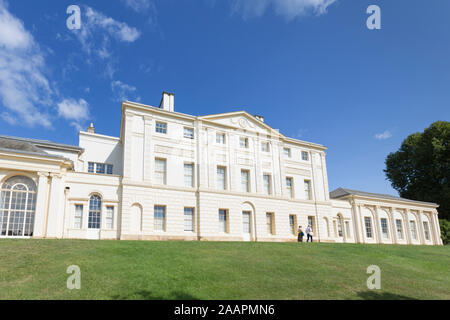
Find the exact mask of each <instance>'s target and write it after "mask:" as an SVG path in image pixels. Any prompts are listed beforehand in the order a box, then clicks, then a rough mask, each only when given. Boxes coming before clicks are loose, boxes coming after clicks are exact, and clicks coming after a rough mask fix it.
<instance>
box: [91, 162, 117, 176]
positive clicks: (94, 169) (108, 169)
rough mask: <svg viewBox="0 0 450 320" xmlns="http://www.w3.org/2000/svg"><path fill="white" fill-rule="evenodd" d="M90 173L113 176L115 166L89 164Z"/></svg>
mask: <svg viewBox="0 0 450 320" xmlns="http://www.w3.org/2000/svg"><path fill="white" fill-rule="evenodd" d="M88 172H89V173H98V174H105V173H106V174H113V165H112V164H105V163H96V162H89V163H88Z"/></svg>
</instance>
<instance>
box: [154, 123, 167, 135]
mask: <svg viewBox="0 0 450 320" xmlns="http://www.w3.org/2000/svg"><path fill="white" fill-rule="evenodd" d="M156 132H158V133H167V123H164V122H156Z"/></svg>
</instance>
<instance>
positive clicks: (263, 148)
mask: <svg viewBox="0 0 450 320" xmlns="http://www.w3.org/2000/svg"><path fill="white" fill-rule="evenodd" d="M261 151H262V152H269V151H270V145H269V143H268V142H262V143H261Z"/></svg>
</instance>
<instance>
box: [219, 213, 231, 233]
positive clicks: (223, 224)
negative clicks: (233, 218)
mask: <svg viewBox="0 0 450 320" xmlns="http://www.w3.org/2000/svg"><path fill="white" fill-rule="evenodd" d="M222 217H225V218H224V219H222ZM228 218H229V215H228V209H219V232H220V233H228Z"/></svg>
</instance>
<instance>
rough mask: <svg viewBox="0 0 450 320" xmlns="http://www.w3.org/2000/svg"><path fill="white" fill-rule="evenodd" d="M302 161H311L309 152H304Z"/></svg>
mask: <svg viewBox="0 0 450 320" xmlns="http://www.w3.org/2000/svg"><path fill="white" fill-rule="evenodd" d="M302 160H303V161H309V152H308V151H302Z"/></svg>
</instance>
